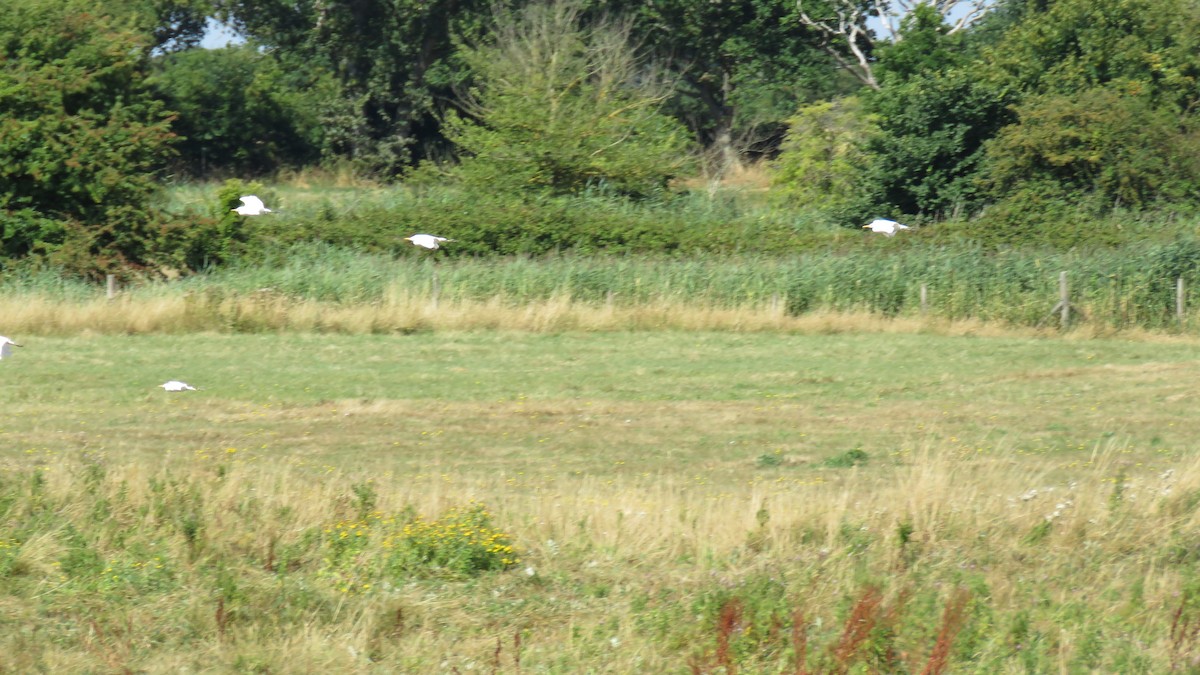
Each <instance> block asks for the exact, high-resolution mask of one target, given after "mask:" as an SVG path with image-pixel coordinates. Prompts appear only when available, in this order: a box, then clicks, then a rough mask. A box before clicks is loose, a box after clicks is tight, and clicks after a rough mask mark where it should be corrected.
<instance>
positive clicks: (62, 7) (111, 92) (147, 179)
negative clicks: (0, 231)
mask: <svg viewBox="0 0 1200 675" xmlns="http://www.w3.org/2000/svg"><path fill="white" fill-rule="evenodd" d="M94 7H95V6H94V3H89V2H82V1H80V0H39V1H38V2H35V3H7V4H5V5H3V6H0V58H3V69H2V70H0V92H2V95H0V155H2V156H4V158H5V159H4V162H3V165H0V178H2V179H3V180H2V181H0V213H3V214H4V215H5V216H6V218H5V220H6V221H7V222H6V223H5V234H6V235H10V236H6V239H5V244H4V253H5V254H7V255H8V256H21V255H26V254H29V253H44V254H49V255H51V256H52V257H54V258H56V259H57V260H59V261H60V262H62V263H63V264H65V265H67V266H69V267H72V268H75V269H78V270H82V271H94V270H104V269H112V268H115V267H119V266H122V265H128V264H137V263H139V262H141V261H143V260H144V259H145V258H146V256H147V254H148V252H149V248H148V246H149V242H150V240H151V230H150V219H151V215H150V213H149V212H148V210H147V206H146V204H147V200H148V199H149V197H150V196H151V195H152V194H153V193H154V192H155V191H156V190H157V185H156V183H155V181H154V170H155V169H156V168H157V167H158V166H159V165H160V164H161V162H162V158H163V157H164V156H165V155H166V154H167V152H168V151H169V148H170V145H171V143H172V142H173V141H174V136H173V134H172V133H171V131H170V128H169V118H168V117H167V115H166V113H165V112H164V110H163V107H162V105H161V104H159V103H158V102H156V101H154V100H153V99H152V97H151V96H150V93H149V90H148V88H147V87H146V86H145V61H144V58H143V56H142V55H143V54H144V47H145V42H144V39H143V38H142V37H141V36H139V35H138V34H136V33H135V32H132V31H130V30H128V29H126V28H123V27H122V26H120V25H119V24H117V23H116V22H115V21H114V20H113V19H112V18H110V17H108V16H105V15H100V14H93V13H92V12H93V10H94ZM9 217H11V221H10V220H9Z"/></svg>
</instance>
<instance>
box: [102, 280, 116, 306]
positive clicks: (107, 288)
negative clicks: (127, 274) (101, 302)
mask: <svg viewBox="0 0 1200 675" xmlns="http://www.w3.org/2000/svg"><path fill="white" fill-rule="evenodd" d="M104 296H105V297H106V298H108V299H109V300H112V299H113V298H115V297H117V275H115V274H109V275H106V276H105V277H104Z"/></svg>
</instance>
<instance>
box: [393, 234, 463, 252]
mask: <svg viewBox="0 0 1200 675" xmlns="http://www.w3.org/2000/svg"><path fill="white" fill-rule="evenodd" d="M404 241H411V242H412V243H413V245H414V246H420V247H421V248H427V249H429V250H430V251H436V250H437V249H439V248H441V245H442V243H443V242H447V241H454V240H453V239H447V238H445V237H435V236H433V235H432V234H414V235H413V236H411V237H405V238H404Z"/></svg>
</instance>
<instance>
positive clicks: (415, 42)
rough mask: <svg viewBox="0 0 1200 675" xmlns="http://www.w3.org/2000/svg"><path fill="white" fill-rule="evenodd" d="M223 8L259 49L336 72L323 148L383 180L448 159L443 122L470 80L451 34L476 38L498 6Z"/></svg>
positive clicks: (404, 3)
mask: <svg viewBox="0 0 1200 675" xmlns="http://www.w3.org/2000/svg"><path fill="white" fill-rule="evenodd" d="M220 4H221V5H222V9H223V15H224V16H225V17H227V18H229V19H230V20H231V22H232V23H233V25H235V26H236V27H237V28H238V29H239V30H241V31H242V32H243V33H245V34H247V35H250V36H252V37H254V38H255V39H256V41H257V42H259V43H261V44H264V45H268V46H271V47H274V48H278V49H280V50H282V51H284V52H286V53H287V55H288V57H289V59H295V60H297V61H299V60H308V61H312V62H315V63H318V64H326V65H327V66H328V67H329V68H331V69H332V70H333V72H334V73H335V75H336V77H337V78H338V79H339V81H340V82H341V83H342V85H343V95H342V97H341V98H339V99H338V100H336V101H331V102H329V104H328V107H327V108H326V109H325V110H323V111H322V118H323V121H324V123H325V125H326V129H325V137H324V140H325V146H324V149H325V151H326V152H327V153H329V154H332V155H336V156H341V157H348V158H350V159H352V160H353V161H354V162H355V163H356V164H357V166H358V167H359V168H360V169H361V170H362V171H364V172H368V173H371V174H373V175H377V176H380V177H382V178H391V177H394V176H396V175H399V174H400V173H403V172H404V171H406V170H407V169H408V168H410V167H411V165H412V164H413V163H414V162H415V161H416V160H418V159H422V158H427V157H430V156H435V155H437V154H439V151H440V152H444V141H443V140H442V138H441V135H440V125H439V123H438V121H437V119H438V117H439V115H440V112H441V111H442V109H443V108H444V107H445V106H446V105H447V102H448V101H451V100H453V98H454V89H455V87H456V86H458V85H459V84H461V83H462V82H463V81H464V80H465V78H466V74H465V73H464V71H463V68H462V66H461V64H460V63H458V62H457V61H456V60H455V58H454V57H453V53H454V44H453V40H454V36H460V37H473V36H476V35H478V34H479V31H480V26H481V25H482V23H483V17H485V16H487V13H488V10H489V8H490V7H491V3H490V2H484V1H482V0H435V1H433V2H428V1H426V0H366V1H363V2H353V3H348V2H338V3H312V2H304V3H296V2H290V1H288V0H223V1H222V2H221V3H220ZM293 62H296V61H293Z"/></svg>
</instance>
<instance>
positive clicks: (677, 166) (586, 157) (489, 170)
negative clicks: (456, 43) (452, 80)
mask: <svg viewBox="0 0 1200 675" xmlns="http://www.w3.org/2000/svg"><path fill="white" fill-rule="evenodd" d="M628 31H629V29H628V26H620V25H616V24H613V25H601V26H596V27H592V28H591V29H587V30H585V28H584V26H583V25H582V24H581V16H580V10H579V6H578V3H573V2H570V1H569V0H563V1H561V2H557V3H555V4H548V5H541V4H534V5H530V6H528V7H527V8H525V9H524V10H523V11H522V12H520V13H519V14H507V15H501V16H500V17H498V19H497V25H496V30H495V39H494V41H492V42H490V43H485V44H479V45H475V46H473V47H469V48H466V49H465V51H464V52H463V58H464V59H465V60H466V62H467V63H469V64H470V66H471V68H472V70H473V71H474V72H475V73H476V78H477V79H476V88H475V89H474V90H473V91H472V94H471V96H470V101H469V103H468V105H467V108H468V110H470V111H471V112H472V113H473V118H466V117H462V116H459V115H457V114H453V113H451V114H450V115H449V117H448V118H447V123H446V134H447V137H448V138H449V139H450V140H451V141H452V142H453V143H454V144H455V145H456V146H458V148H459V149H460V150H461V151H462V152H463V153H464V154H465V156H464V157H463V158H462V163H461V165H460V166H459V167H458V168H457V169H455V170H454V171H453V174H454V175H455V176H457V177H459V178H460V179H462V180H463V181H464V182H465V183H466V184H467V185H469V186H473V187H476V188H481V189H483V188H486V189H490V190H494V191H499V192H509V193H520V192H524V191H533V192H537V191H542V192H549V193H553V194H564V193H567V194H571V193H581V192H583V191H585V190H588V189H593V190H598V191H601V192H612V193H615V194H620V195H629V196H648V195H652V194H656V193H660V192H662V191H663V190H664V189H665V188H666V185H667V182H668V180H670V179H671V178H672V177H673V176H674V175H675V174H676V173H677V172H679V171H680V170H681V169H682V168H683V166H684V161H685V160H686V155H685V152H686V149H687V137H686V133H685V131H684V129H683V127H682V126H681V125H679V124H678V123H677V122H675V121H674V120H672V119H671V118H670V117H668V116H666V115H664V114H662V113H661V112H660V107H661V105H662V102H663V100H664V99H665V97H666V95H667V89H666V88H665V87H663V86H662V85H661V84H659V83H657V81H655V79H654V77H653V76H650V77H647V74H646V72H645V70H644V67H643V64H641V63H640V62H639V61H638V60H637V59H636V58H635V57H634V54H633V51H632V48H631V47H630V45H629V32H628Z"/></svg>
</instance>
